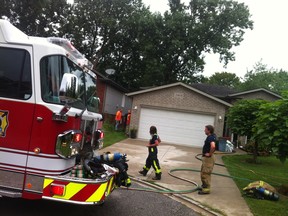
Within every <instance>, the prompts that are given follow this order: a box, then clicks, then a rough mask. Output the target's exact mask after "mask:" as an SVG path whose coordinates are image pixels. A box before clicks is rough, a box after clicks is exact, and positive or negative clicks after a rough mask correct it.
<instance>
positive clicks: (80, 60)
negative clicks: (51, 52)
mask: <svg viewBox="0 0 288 216" xmlns="http://www.w3.org/2000/svg"><path fill="white" fill-rule="evenodd" d="M47 40H48V41H49V42H50V43H53V44H56V45H58V46H61V47H63V48H64V49H65V50H66V51H67V57H69V58H71V59H72V60H73V61H75V62H76V63H77V64H78V65H80V66H86V67H88V68H89V69H92V68H93V64H92V63H91V62H90V61H88V59H87V58H85V57H84V56H83V54H82V53H80V52H79V51H78V50H77V49H76V48H75V47H74V46H73V45H72V43H71V42H70V41H69V40H67V39H65V38H59V37H49V38H47Z"/></svg>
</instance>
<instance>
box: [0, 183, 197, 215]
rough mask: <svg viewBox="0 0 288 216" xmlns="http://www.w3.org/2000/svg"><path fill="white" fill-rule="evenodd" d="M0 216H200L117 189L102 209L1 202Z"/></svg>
mask: <svg viewBox="0 0 288 216" xmlns="http://www.w3.org/2000/svg"><path fill="white" fill-rule="evenodd" d="M133 186H135V184H134V185H133ZM0 215H1V216H58V215H59V216H63V215H69V216H76V215H80V216H92V215H93V216H100V215H102V216H104V215H105V216H107V215H111V216H114V215H116V216H134V215H135V216H196V215H199V214H197V213H196V212H194V211H193V210H192V209H190V208H188V207H187V206H185V205H183V204H181V203H179V202H177V201H175V200H173V199H171V198H169V197H167V196H165V195H163V194H157V193H151V192H150V193H149V192H141V191H132V190H122V189H116V190H114V191H113V192H112V194H111V195H110V196H109V197H108V198H107V200H106V202H105V203H104V205H102V206H82V205H71V204H65V203H59V202H52V201H46V200H24V199H11V198H0Z"/></svg>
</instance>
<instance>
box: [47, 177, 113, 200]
mask: <svg viewBox="0 0 288 216" xmlns="http://www.w3.org/2000/svg"><path fill="white" fill-rule="evenodd" d="M55 185H56V186H60V187H61V188H63V189H64V191H63V195H56V194H54V192H53V189H52V188H53V187H55ZM113 189H114V176H112V177H111V178H110V179H108V180H107V181H106V182H100V183H99V182H96V181H89V182H87V181H79V182H78V181H76V180H75V179H73V181H71V179H58V178H57V179H53V177H52V178H51V177H49V178H47V177H45V178H44V184H43V195H42V198H43V199H50V200H59V201H65V202H72V203H77V204H101V203H103V201H104V200H105V198H106V197H107V196H108V195H109V194H110V193H111V191H112V190H113Z"/></svg>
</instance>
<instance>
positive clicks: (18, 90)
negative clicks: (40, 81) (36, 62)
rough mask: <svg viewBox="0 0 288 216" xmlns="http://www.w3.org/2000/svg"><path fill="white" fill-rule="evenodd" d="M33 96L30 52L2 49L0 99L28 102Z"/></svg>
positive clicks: (0, 59)
mask: <svg viewBox="0 0 288 216" xmlns="http://www.w3.org/2000/svg"><path fill="white" fill-rule="evenodd" d="M31 95H32V83H31V60H30V54H29V52H28V51H26V50H23V49H12V48H4V47H0V97H6V98H14V99H20V100H28V99H29V98H30V97H31Z"/></svg>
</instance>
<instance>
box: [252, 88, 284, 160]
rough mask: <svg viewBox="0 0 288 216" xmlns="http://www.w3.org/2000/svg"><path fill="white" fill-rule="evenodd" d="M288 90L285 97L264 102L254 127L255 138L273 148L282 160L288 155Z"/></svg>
mask: <svg viewBox="0 0 288 216" xmlns="http://www.w3.org/2000/svg"><path fill="white" fill-rule="evenodd" d="M287 107H288V92H287V91H286V92H285V93H283V99H281V100H278V101H275V102H270V103H267V104H263V105H262V106H261V107H260V110H259V112H258V113H257V120H256V122H255V125H254V127H253V133H254V139H257V140H258V141H259V142H261V143H263V144H264V145H266V146H268V147H269V148H270V149H272V151H273V153H275V154H276V157H277V158H279V159H280V161H281V162H283V163H284V162H285V160H286V158H287V157H288V143H287V140H288V129H287V128H288V119H287V116H288V110H287Z"/></svg>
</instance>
